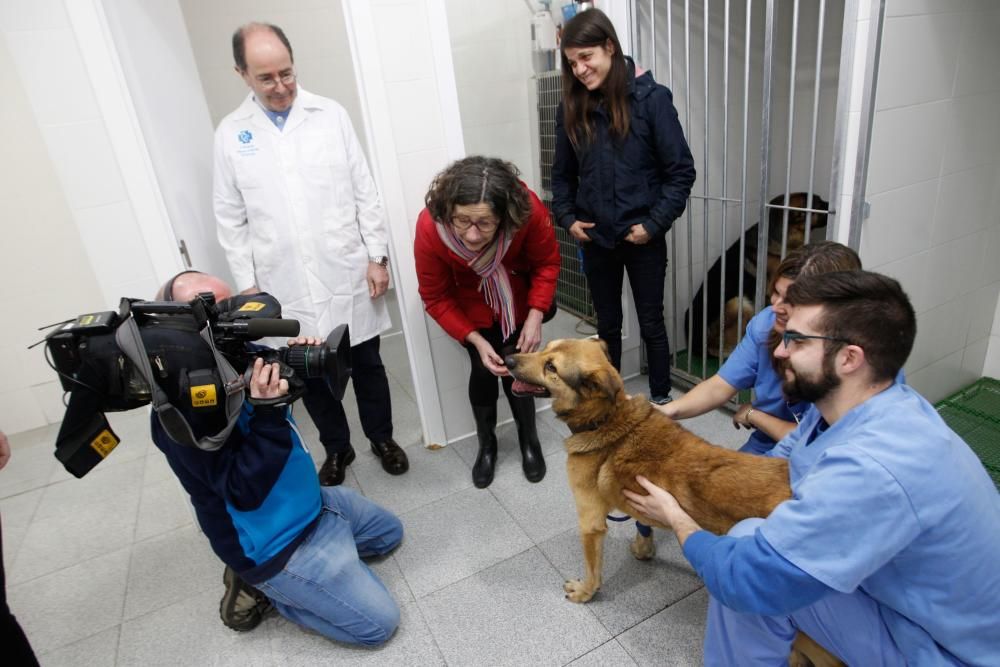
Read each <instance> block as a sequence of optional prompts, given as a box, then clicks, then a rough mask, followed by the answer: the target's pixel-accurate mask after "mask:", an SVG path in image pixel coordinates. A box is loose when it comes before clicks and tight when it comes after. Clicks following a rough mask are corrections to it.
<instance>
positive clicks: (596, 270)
mask: <svg viewBox="0 0 1000 667" xmlns="http://www.w3.org/2000/svg"><path fill="white" fill-rule="evenodd" d="M581 248H582V250H583V272H584V274H585V275H586V276H587V285H588V287H589V288H590V296H591V298H593V300H594V310H595V311H596V312H597V335H598V336H599V337H600V339H601V340H603V341H604V342H605V343H607V344H608V353H609V354H610V355H611V363H613V364H614V365H615V368H617V369H618V370H619V371H620V370H621V367H622V319H623V314H622V285H623V281H624V273H625V271H628V280H629V284H631V286H632V299H633V301H634V302H635V313H636V316H637V317H638V318H639V335H640V336H642V341H643V342H644V343H645V344H646V361H647V363H648V364H649V394H650V398H653V397H662V396H668V395H669V394H670V341H669V340H668V339H667V327H666V324H665V323H664V321H663V284H664V281H665V280H666V277H667V241H666V239H665V238H663V237H659V238H655V239H652V240H651V241H650V242H649V243H645V244H643V245H635V244H633V243H628V242H625V241H622V242H620V243H619V244H618V245H616V246H615V247H614V248H610V249H609V248H604V247H601V246H599V245H597V244H595V243H593V242H590V243H582V244H581Z"/></svg>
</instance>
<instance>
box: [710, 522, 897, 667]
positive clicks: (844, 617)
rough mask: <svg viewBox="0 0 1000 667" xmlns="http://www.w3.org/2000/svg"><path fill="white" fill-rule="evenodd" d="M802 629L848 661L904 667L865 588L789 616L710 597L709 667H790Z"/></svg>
mask: <svg viewBox="0 0 1000 667" xmlns="http://www.w3.org/2000/svg"><path fill="white" fill-rule="evenodd" d="M763 522H764V520H763V519H745V520H743V521H741V522H739V523H738V524H736V525H735V526H733V528H732V530H730V531H729V535H732V536H736V537H740V536H745V535H753V533H754V531H755V530H756V528H757V527H758V526H759V525H760V524H761V523H763ZM799 630H801V631H802V632H804V633H806V634H807V635H809V636H810V637H812V638H813V639H814V640H815V641H816V642H817V643H818V644H820V645H821V646H823V647H825V648H826V649H827V650H829V651H832V652H833V653H834V654H835V655H836V656H837V657H839V658H840V659H841V660H843V661H844V662H846V663H847V664H848V665H899V666H900V667H902V666H903V665H905V664H906V659H905V658H904V657H903V655H902V654H901V653H900V652H899V649H898V648H896V644H895V642H893V640H892V637H891V636H890V634H889V629H888V628H887V627H886V625H885V622H883V621H882V617H881V616H880V615H879V609H878V603H877V602H875V600H873V599H872V598H870V597H869V596H868V595H866V594H865V593H864V592H862V591H861V590H860V589H859V590H856V591H855V592H853V593H850V594H848V593H838V592H832V593H830V594H828V595H826V596H824V597H822V598H821V599H819V600H818V601H816V602H814V603H813V604H811V605H809V606H808V607H804V608H802V609H799V610H798V611H794V612H792V613H791V614H788V615H786V616H763V615H760V614H744V613H741V612H737V611H733V610H732V609H729V608H728V607H726V606H725V605H723V604H722V603H721V602H719V601H718V600H716V599H715V597H713V596H710V597H709V603H708V622H707V624H706V626H705V665H708V666H711V667H714V666H715V665H786V664H788V654H789V653H790V651H791V648H792V642H793V641H794V640H795V634H796V632H797V631H799Z"/></svg>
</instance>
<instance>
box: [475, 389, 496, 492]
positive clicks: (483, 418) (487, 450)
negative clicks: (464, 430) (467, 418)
mask: <svg viewBox="0 0 1000 667" xmlns="http://www.w3.org/2000/svg"><path fill="white" fill-rule="evenodd" d="M472 415H473V416H474V417H475V418H476V435H477V436H478V437H479V455H478V456H477V457H476V463H475V465H473V466H472V483H473V484H475V485H476V488H477V489H485V488H486V487H487V486H489V485H490V484H491V483H492V482H493V470H494V469H495V468H496V465H497V435H496V427H497V406H496V403H494V404H493V405H473V406H472Z"/></svg>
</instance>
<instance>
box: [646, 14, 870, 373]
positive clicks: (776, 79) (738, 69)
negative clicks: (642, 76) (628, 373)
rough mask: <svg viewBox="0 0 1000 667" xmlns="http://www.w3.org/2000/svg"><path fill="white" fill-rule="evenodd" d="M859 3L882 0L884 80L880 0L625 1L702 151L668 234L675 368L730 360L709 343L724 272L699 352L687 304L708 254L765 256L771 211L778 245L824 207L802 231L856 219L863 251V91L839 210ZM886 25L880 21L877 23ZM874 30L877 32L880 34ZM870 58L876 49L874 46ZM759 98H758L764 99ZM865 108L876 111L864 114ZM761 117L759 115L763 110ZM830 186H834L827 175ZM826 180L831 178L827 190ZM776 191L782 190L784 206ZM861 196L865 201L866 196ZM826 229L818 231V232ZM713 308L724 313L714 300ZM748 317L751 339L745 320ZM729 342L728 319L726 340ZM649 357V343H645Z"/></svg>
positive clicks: (760, 282)
mask: <svg viewBox="0 0 1000 667" xmlns="http://www.w3.org/2000/svg"><path fill="white" fill-rule="evenodd" d="M861 2H871V4H872V6H873V7H875V14H874V16H876V17H877V25H874V27H873V29H872V32H871V33H870V35H869V39H870V41H874V43H875V44H876V47H875V48H874V49H873V52H874V58H875V62H874V67H873V63H872V61H871V60H869V62H868V69H867V77H868V78H867V79H866V85H870V86H871V87H872V88H873V87H874V76H875V74H874V73H877V52H878V51H877V39H878V38H879V37H880V35H881V19H882V11H883V9H884V8H883V7H882V6H881V3H880V1H879V0H847V1H846V2H827V1H826V0H782V1H779V0H758V1H757V2H754V1H753V0H745V2H730V0H700V1H695V0H659V1H657V2H654V1H653V0H648V1H647V2H642V1H641V0H633V1H631V2H630V3H629V13H630V25H631V26H632V34H631V35H630V36H629V37H630V38H631V43H632V45H633V48H632V51H633V53H634V54H635V56H636V62H637V63H640V64H642V65H645V66H646V67H649V68H650V69H652V71H653V74H654V77H655V78H656V80H657V81H658V82H659V83H661V84H663V85H665V86H667V87H668V88H670V89H671V91H672V92H673V94H674V105H675V106H676V107H677V110H678V114H679V116H680V121H681V124H682V126H683V127H684V132H685V136H686V137H687V139H688V143H689V145H690V147H691V152H692V154H693V155H694V157H695V166H696V167H697V169H698V179H697V181H696V182H695V185H694V188H693V190H692V192H691V196H690V198H689V200H688V206H687V210H686V212H685V214H684V215H683V216H682V218H680V219H678V220H677V221H675V223H674V227H673V229H672V230H671V232H670V235H669V237H668V242H669V245H670V271H669V273H668V278H667V279H668V280H669V282H670V284H669V285H668V286H667V289H666V297H665V313H666V317H667V327H668V332H669V333H670V337H671V347H672V353H671V356H672V358H671V375H672V379H673V380H674V382H676V383H678V384H680V385H686V386H691V385H693V384H696V383H697V382H699V381H701V380H702V379H704V378H707V377H709V376H710V375H712V374H714V372H715V371H716V370H717V369H718V366H719V364H720V363H721V361H722V360H724V359H725V356H726V355H725V354H724V353H723V354H720V355H719V356H720V357H721V359H718V358H715V357H712V356H710V355H709V354H708V352H707V348H708V340H707V332H708V313H709V312H710V309H711V312H713V315H714V314H716V312H717V314H718V316H719V318H720V319H721V318H722V309H723V306H724V303H725V300H726V299H725V294H724V292H723V290H724V285H725V280H722V281H721V285H720V287H721V289H720V292H719V294H712V295H709V294H708V290H707V289H706V290H703V293H702V303H701V306H702V308H701V315H702V316H701V325H702V326H701V327H700V329H701V340H700V343H701V345H700V347H699V349H700V350H701V353H700V354H698V355H697V356H695V355H692V354H688V353H687V350H688V348H689V345H688V344H687V341H688V340H690V338H691V336H692V330H693V328H694V322H693V321H689V322H688V323H687V325H686V326H685V325H684V319H685V311H686V310H688V309H689V308H690V309H691V310H692V311H693V308H691V304H692V298H693V297H694V295H695V293H696V291H697V290H698V288H699V287H700V286H701V285H702V284H706V285H707V278H708V271H709V267H710V265H711V264H712V263H713V262H715V261H717V260H718V261H719V262H721V263H722V269H723V273H724V274H725V273H727V272H729V271H739V283H740V289H739V291H740V292H741V293H742V292H743V290H744V285H743V271H742V269H743V266H742V265H745V264H746V262H747V260H748V259H752V260H753V262H754V264H755V265H756V266H758V267H764V266H766V260H767V250H768V242H767V239H768V231H769V230H768V220H769V217H770V214H771V211H772V210H775V211H780V212H781V213H780V215H781V225H782V230H781V241H780V256H781V257H784V256H785V254H786V253H787V250H788V248H787V242H788V238H789V236H788V219H789V218H788V216H789V213H791V212H796V211H797V212H802V213H804V214H805V216H806V217H807V220H808V219H810V218H811V216H813V215H815V214H821V213H826V214H827V216H828V217H827V225H826V228H825V230H823V229H819V230H817V231H815V232H813V233H812V236H811V238H810V232H809V224H808V222H807V224H806V242H809V241H810V240H819V238H818V236H820V237H822V238H832V231H833V229H834V228H835V221H836V219H835V217H834V216H837V215H838V214H839V215H841V218H842V220H841V223H840V224H842V225H844V224H847V225H849V241H848V244H849V245H851V247H853V248H854V249H855V250H857V248H858V244H859V240H860V223H859V219H860V211H861V207H862V205H863V197H864V187H863V184H864V181H865V177H866V172H867V155H868V153H867V147H868V141H869V136H870V118H871V110H872V108H871V107H872V98H873V95H870V94H869V92H868V91H867V90H866V92H865V104H866V105H867V107H868V108H867V109H863V112H862V123H861V124H862V127H861V128H860V133H859V140H860V141H859V147H860V148H861V149H862V150H863V153H864V155H863V157H864V159H863V160H859V161H858V165H857V173H856V174H855V182H856V183H857V184H860V187H855V189H854V192H853V196H854V200H855V202H854V206H852V210H851V211H843V212H840V211H838V210H837V209H838V201H839V187H838V183H839V177H840V171H841V169H840V167H841V165H840V164H839V155H840V153H841V150H840V147H841V146H843V145H844V141H845V133H846V131H847V128H846V126H847V111H848V102H847V101H848V99H849V95H850V90H849V87H850V81H849V76H840V75H839V74H840V72H841V71H844V72H850V71H851V67H852V63H853V54H854V39H855V25H854V24H853V23H850V21H853V20H855V18H856V16H857V11H858V7H859V5H860V3H861ZM875 23H876V22H875V21H873V24H875ZM873 35H874V39H873V37H872V36H873ZM869 57H870V58H871V57H872V56H871V53H870V54H869ZM758 95H759V97H758ZM866 112H867V120H866V118H865V113H866ZM757 118H759V119H760V120H759V122H758V121H757V120H756V119H757ZM827 184H828V185H827ZM817 186H820V187H828V189H826V190H825V191H817V189H816V188H817ZM796 191H803V192H806V193H809V194H808V198H807V203H806V205H805V206H804V207H795V206H790V205H789V202H788V198H787V195H788V194H790V193H792V192H796ZM814 194H815V195H819V196H821V197H822V198H823V199H826V200H828V201H829V202H830V209H829V211H828V212H827V211H822V210H820V209H818V208H815V207H814V202H813V195H814ZM775 195H785V196H784V197H783V198H782V199H781V201H779V202H778V203H777V204H770V203H768V202H769V201H770V200H771V199H772V198H773V197H774V196H775ZM859 200H861V201H859ZM758 221H759V224H758V228H757V235H756V238H757V244H756V245H757V255H756V257H753V258H750V257H747V256H746V254H745V248H744V244H743V241H742V239H743V237H744V233H745V232H746V231H747V229H748V228H750V227H751V226H752V225H753V224H755V223H757V222H758ZM817 235H818V236H817ZM735 242H739V244H740V258H741V259H740V264H741V265H740V266H735V267H734V266H726V265H725V257H724V255H725V252H726V249H727V248H728V247H729V246H730V245H731V244H733V243H735ZM766 283H767V280H766V278H765V277H763V276H758V279H757V280H756V289H755V290H754V292H753V297H754V312H759V311H760V309H761V308H762V307H763V306H764V305H766V302H767V295H766V294H765V290H766ZM716 309H717V311H716ZM742 319H743V318H742V316H741V315H740V316H739V317H738V320H739V321H738V322H737V327H738V330H739V332H740V335H741V336H742V334H743V330H744V328H745V326H746V322H744V321H742ZM723 347H724V344H723V340H722V331H721V328H720V332H719V340H718V349H720V350H721V349H722V348H723ZM642 358H643V360H645V350H644V349H643V357H642Z"/></svg>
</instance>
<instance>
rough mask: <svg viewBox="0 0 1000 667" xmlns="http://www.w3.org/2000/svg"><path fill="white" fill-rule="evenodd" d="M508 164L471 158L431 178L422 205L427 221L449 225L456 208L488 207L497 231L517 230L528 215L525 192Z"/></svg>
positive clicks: (528, 202)
mask: <svg viewBox="0 0 1000 667" xmlns="http://www.w3.org/2000/svg"><path fill="white" fill-rule="evenodd" d="M518 173H519V172H518V170H517V167H515V166H514V165H513V164H511V163H510V162H504V161H503V160H500V159H498V158H494V157H483V156H481V155H473V156H470V157H467V158H463V159H461V160H458V161H456V162H453V163H451V164H450V165H448V167H447V168H445V170H444V171H442V172H441V173H440V174H438V175H437V176H435V177H434V180H433V181H432V182H431V186H430V188H429V189H428V190H427V195H426V196H425V197H424V204H425V205H426V206H427V210H428V211H429V212H430V214H431V217H432V218H434V219H435V220H437V221H438V222H442V223H444V224H451V217H452V215H453V213H454V211H455V207H456V206H468V205H470V204H480V203H485V204H489V207H490V209H491V210H492V211H493V214H494V215H495V216H497V218H498V219H499V220H500V226H501V227H507V228H508V229H514V230H516V229H519V228H520V227H521V225H523V224H524V223H525V222H526V221H527V220H528V217H529V216H530V215H531V198H530V197H529V196H528V188H526V187H525V186H524V184H523V183H521V181H520V180H518V177H517V176H518Z"/></svg>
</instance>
